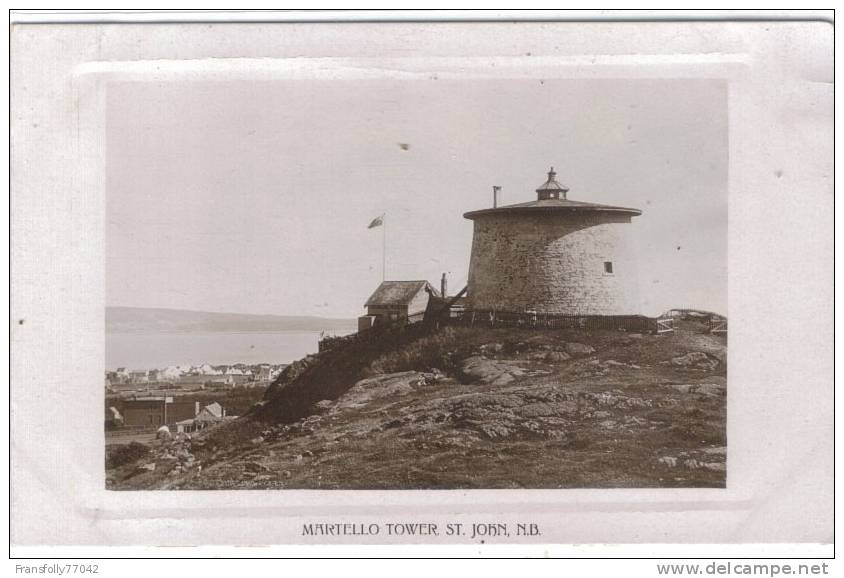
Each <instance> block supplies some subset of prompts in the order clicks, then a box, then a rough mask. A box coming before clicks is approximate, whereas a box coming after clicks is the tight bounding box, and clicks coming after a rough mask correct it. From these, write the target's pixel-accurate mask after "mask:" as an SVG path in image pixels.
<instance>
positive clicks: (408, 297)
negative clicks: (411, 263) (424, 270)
mask: <svg viewBox="0 0 844 578" xmlns="http://www.w3.org/2000/svg"><path fill="white" fill-rule="evenodd" d="M426 287H427V288H428V290H429V291H431V292H432V294H433V295H437V296H439V291H437V290H436V289H435V288H434V286H433V285H431V284H430V283H428V282H427V281H384V282H382V283H381V284H380V285H379V286H378V289H376V290H375V293H373V294H372V295H371V296H370V297H369V299H367V300H366V303H364V306H365V307H369V306H371V305H376V306H377V305H408V304H409V303H410V302H411V301H412V300H413V298H414V297H416V295H417V294H418V293H419V292H420V291H423V290H424V289H425V288H426Z"/></svg>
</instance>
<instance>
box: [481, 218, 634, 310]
mask: <svg viewBox="0 0 844 578" xmlns="http://www.w3.org/2000/svg"><path fill="white" fill-rule="evenodd" d="M605 261H611V262H612V264H613V273H612V274H607V273H605V272H604V262H605ZM637 288H638V278H637V272H636V262H635V252H634V250H633V246H632V239H631V226H630V216H629V215H619V214H612V213H604V214H601V213H588V214H586V213H583V214H547V213H546V214H524V213H521V214H520V213H510V214H503V215H502V214H498V215H495V214H493V215H485V216H479V217H477V218H476V220H475V233H474V239H473V242H472V257H471V263H470V266H469V293H468V302H469V306H470V307H471V308H473V309H479V310H488V309H489V310H497V311H512V312H520V311H525V310H535V311H538V312H544V313H560V314H571V315H632V314H636V313H639V300H638V291H637Z"/></svg>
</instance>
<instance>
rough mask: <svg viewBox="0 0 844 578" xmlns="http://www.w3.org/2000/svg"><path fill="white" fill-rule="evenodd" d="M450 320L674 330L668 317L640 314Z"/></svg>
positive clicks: (474, 315)
mask: <svg viewBox="0 0 844 578" xmlns="http://www.w3.org/2000/svg"><path fill="white" fill-rule="evenodd" d="M451 322H452V323H455V324H460V325H468V326H476V325H482V326H487V327H525V328H528V327H538V328H547V329H614V330H621V329H623V330H625V331H633V332H640V333H669V332H672V331H674V320H673V319H672V318H670V317H645V316H644V315H562V314H555V313H538V312H533V311H524V312H510V311H478V310H472V311H466V312H465V313H464V314H463V315H462V316H461V317H459V318H456V319H452V320H451Z"/></svg>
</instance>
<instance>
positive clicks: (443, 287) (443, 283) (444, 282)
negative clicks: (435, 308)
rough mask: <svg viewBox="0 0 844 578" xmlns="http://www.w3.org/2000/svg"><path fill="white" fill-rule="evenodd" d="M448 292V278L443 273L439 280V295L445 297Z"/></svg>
mask: <svg viewBox="0 0 844 578" xmlns="http://www.w3.org/2000/svg"><path fill="white" fill-rule="evenodd" d="M447 294H448V278H447V277H446V274H445V273H443V277H442V279H441V280H440V295H442V296H443V297H445V296H446V295H447Z"/></svg>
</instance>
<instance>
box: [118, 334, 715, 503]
mask: <svg viewBox="0 0 844 578" xmlns="http://www.w3.org/2000/svg"><path fill="white" fill-rule="evenodd" d="M725 418H726V343H725V338H724V337H718V336H713V335H708V334H705V333H703V331H702V327H698V326H695V325H694V324H692V323H687V324H684V325H681V327H680V328H678V330H677V331H676V332H675V333H673V334H666V335H639V334H629V333H624V332H618V331H588V332H586V331H576V330H560V331H551V330H527V329H490V328H484V329H481V328H457V327H449V328H445V329H439V330H434V329H426V328H424V327H421V326H417V327H411V328H406V329H404V330H399V329H395V330H390V331H384V332H381V333H378V334H372V335H371V336H370V337H369V338H367V339H366V340H359V341H353V342H350V343H348V344H344V345H343V346H341V347H338V348H337V349H335V350H332V351H327V352H324V353H321V354H319V355H317V356H310V357H309V358H306V359H305V360H302V361H300V362H297V363H295V364H293V365H291V366H290V367H289V368H288V370H287V371H286V372H285V373H284V374H282V375H281V376H280V378H279V380H278V381H277V382H276V383H275V384H273V386H272V387H271V388H270V389H269V390H268V392H267V395H266V397H265V399H264V401H263V402H261V403H260V404H258V406H256V408H255V409H254V410H253V411H252V412H251V413H250V414H249V415H247V416H244V417H242V418H240V419H238V420H235V421H234V422H231V423H228V424H225V425H222V426H218V427H216V428H214V429H211V430H206V431H205V432H202V433H200V434H197V435H195V436H194V437H193V439H185V438H180V439H174V440H161V441H159V442H157V443H156V444H154V445H153V446H152V447H151V448H150V449H149V452H147V453H144V452H142V451H141V449H140V448H134V450H133V451H134V453H129V452H125V453H129V454H130V455H138V456H139V457H138V459H137V460H135V461H132V462H130V463H123V461H121V460H112V462H111V463H112V465H113V466H114V467H112V468H111V469H109V470H107V477H108V482H107V483H108V486H109V487H110V488H113V489H224V488H225V489H228V488H244V489H247V488H356V489H359V488H383V489H386V488H392V489H402V488H583V487H586V488H610V487H723V486H724V484H725V478H726V419H725ZM112 451H119V450H118V449H114V450H112ZM117 464H119V465H117Z"/></svg>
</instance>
